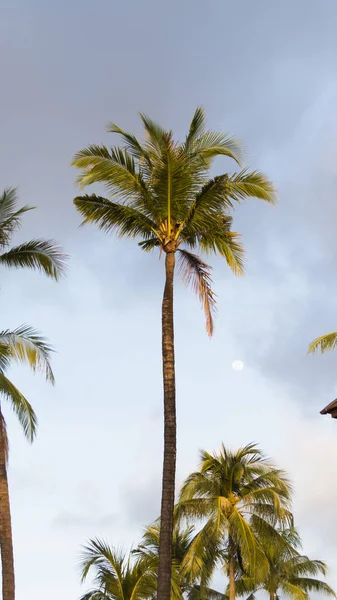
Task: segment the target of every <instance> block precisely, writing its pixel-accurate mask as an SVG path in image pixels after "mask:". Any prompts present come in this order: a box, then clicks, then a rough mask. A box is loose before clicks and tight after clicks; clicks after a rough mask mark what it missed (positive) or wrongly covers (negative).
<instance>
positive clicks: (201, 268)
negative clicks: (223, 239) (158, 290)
mask: <svg viewBox="0 0 337 600" xmlns="http://www.w3.org/2000/svg"><path fill="white" fill-rule="evenodd" d="M179 254H180V257H181V263H180V271H181V273H182V277H183V279H184V281H185V283H186V285H190V284H191V285H192V289H193V290H194V292H195V293H196V294H198V295H199V299H200V302H201V304H202V307H203V309H204V311H205V315H206V331H207V333H208V335H209V336H212V334H213V328H214V326H213V316H214V313H215V304H216V300H215V295H214V292H213V290H212V279H211V276H210V273H211V267H210V266H209V265H207V264H206V263H204V262H203V261H202V260H201V259H200V258H199V256H197V255H196V254H192V253H191V252H188V251H187V250H182V249H179Z"/></svg>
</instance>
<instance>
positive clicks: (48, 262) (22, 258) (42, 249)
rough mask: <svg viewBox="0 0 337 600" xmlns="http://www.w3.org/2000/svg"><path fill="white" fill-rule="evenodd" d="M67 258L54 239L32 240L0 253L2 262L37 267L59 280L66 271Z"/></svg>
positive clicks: (6, 264)
mask: <svg viewBox="0 0 337 600" xmlns="http://www.w3.org/2000/svg"><path fill="white" fill-rule="evenodd" d="M66 258H67V257H66V255H65V254H63V253H62V251H61V249H60V248H59V247H58V246H57V245H56V243H55V242H53V241H52V240H31V241H30V242H25V243H23V244H21V245H20V246H16V247H15V248H11V250H8V252H4V253H3V254H0V264H2V265H4V266H6V267H28V268H30V269H37V270H39V271H42V272H43V273H44V274H45V275H47V277H51V278H52V279H55V280H56V281H57V280H58V279H60V277H61V276H62V275H63V274H64V272H65V264H66Z"/></svg>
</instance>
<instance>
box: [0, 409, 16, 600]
mask: <svg viewBox="0 0 337 600" xmlns="http://www.w3.org/2000/svg"><path fill="white" fill-rule="evenodd" d="M0 552H1V565H2V599H3V600H14V598H15V580H14V555H13V539H12V525H11V509H10V504H9V492H8V479H7V438H6V425H5V421H4V418H3V416H2V412H1V409H0Z"/></svg>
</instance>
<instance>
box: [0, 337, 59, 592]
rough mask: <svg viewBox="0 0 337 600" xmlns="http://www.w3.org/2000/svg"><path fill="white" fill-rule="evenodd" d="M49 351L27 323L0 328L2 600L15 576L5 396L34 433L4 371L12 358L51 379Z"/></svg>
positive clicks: (32, 419) (32, 420) (28, 411)
mask: <svg viewBox="0 0 337 600" xmlns="http://www.w3.org/2000/svg"><path fill="white" fill-rule="evenodd" d="M50 353H51V348H50V346H49V345H48V344H47V343H46V341H45V340H44V339H43V338H42V337H41V336H40V335H39V334H38V333H37V332H36V331H35V330H34V329H32V328H31V327H27V326H22V327H19V328H17V329H15V330H14V331H9V330H6V331H1V332H0V552H1V565H2V598H3V600H14V598H15V578H14V556H13V538H12V525H11V511H10V501H9V489H8V477H7V462H8V436H7V427H6V421H5V417H4V414H3V408H2V402H1V401H2V400H5V401H6V402H7V403H8V404H9V406H10V407H11V409H12V410H13V411H14V413H15V414H16V416H17V418H18V420H19V422H20V425H21V427H22V429H23V432H24V435H25V436H26V438H27V439H28V440H29V441H30V442H32V441H33V439H34V437H35V434H36V427H37V419H36V415H35V413H34V410H33V408H32V406H31V404H30V403H29V402H28V400H27V399H26V398H25V397H24V395H23V394H22V393H21V392H20V391H19V390H18V388H17V387H16V386H15V385H14V384H13V383H12V382H11V381H10V379H8V377H7V376H6V374H5V373H6V371H7V369H8V367H9V366H10V364H11V363H12V362H13V361H18V362H23V363H26V364H28V365H29V366H30V368H31V369H32V370H33V371H42V372H44V373H45V376H46V379H47V380H48V381H50V382H51V383H54V376H53V372H52V370H51V366H50Z"/></svg>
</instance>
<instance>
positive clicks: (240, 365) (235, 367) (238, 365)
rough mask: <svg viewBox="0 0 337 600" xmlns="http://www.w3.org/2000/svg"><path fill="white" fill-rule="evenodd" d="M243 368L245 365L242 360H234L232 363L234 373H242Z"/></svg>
mask: <svg viewBox="0 0 337 600" xmlns="http://www.w3.org/2000/svg"><path fill="white" fill-rule="evenodd" d="M243 367H244V364H243V362H242V360H234V361H233V362H232V369H233V370H234V371H242V369H243Z"/></svg>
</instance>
